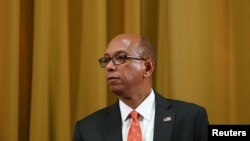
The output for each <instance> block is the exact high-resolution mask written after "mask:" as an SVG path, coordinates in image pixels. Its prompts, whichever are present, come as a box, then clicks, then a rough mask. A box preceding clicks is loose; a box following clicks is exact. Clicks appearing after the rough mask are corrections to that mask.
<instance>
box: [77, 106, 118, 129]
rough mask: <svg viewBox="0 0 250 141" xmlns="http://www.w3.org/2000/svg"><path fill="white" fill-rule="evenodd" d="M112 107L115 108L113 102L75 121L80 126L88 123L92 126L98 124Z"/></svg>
mask: <svg viewBox="0 0 250 141" xmlns="http://www.w3.org/2000/svg"><path fill="white" fill-rule="evenodd" d="M113 108H115V104H114V105H111V106H108V107H105V108H102V109H100V110H97V111H95V112H94V113H91V114H89V115H87V116H86V117H84V118H82V119H80V120H79V121H77V123H78V124H79V125H80V126H87V125H88V124H91V125H92V126H93V125H95V124H97V125H98V124H99V123H100V122H101V121H102V120H103V118H104V117H105V115H106V114H107V113H108V112H109V111H110V110H112V109H113Z"/></svg>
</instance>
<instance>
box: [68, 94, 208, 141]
mask: <svg viewBox="0 0 250 141" xmlns="http://www.w3.org/2000/svg"><path fill="white" fill-rule="evenodd" d="M155 94H156V95H155V101H156V109H155V123H154V141H207V133H208V132H207V130H208V129H207V128H208V119H207V112H206V110H205V109H204V108H202V107H200V106H198V105H195V104H191V103H186V102H183V101H177V100H171V99H165V98H163V97H162V96H160V95H159V94H157V93H156V92H155ZM164 119H165V121H164ZM121 125H122V122H121V114H120V109H119V103H118V102H116V103H115V104H114V105H111V106H109V107H107V108H104V109H101V110H99V111H97V112H95V113H93V114H91V115H89V116H87V117H86V118H84V119H82V120H80V121H78V122H77V123H76V125H75V131H74V136H73V140H74V141H122V132H121V129H122V128H121Z"/></svg>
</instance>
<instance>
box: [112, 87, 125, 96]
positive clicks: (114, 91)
mask: <svg viewBox="0 0 250 141" xmlns="http://www.w3.org/2000/svg"><path fill="white" fill-rule="evenodd" d="M109 89H110V91H111V92H112V93H114V94H115V95H117V96H121V95H122V93H123V92H124V90H123V89H121V88H119V87H116V86H110V87H109Z"/></svg>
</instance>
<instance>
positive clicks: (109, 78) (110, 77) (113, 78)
mask: <svg viewBox="0 0 250 141" xmlns="http://www.w3.org/2000/svg"><path fill="white" fill-rule="evenodd" d="M116 79H120V78H119V77H114V76H109V77H108V78H107V80H108V81H109V80H116Z"/></svg>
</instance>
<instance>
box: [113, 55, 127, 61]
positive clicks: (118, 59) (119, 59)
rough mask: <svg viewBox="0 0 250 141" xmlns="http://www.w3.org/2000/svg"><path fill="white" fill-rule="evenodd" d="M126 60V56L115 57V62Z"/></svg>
mask: <svg viewBox="0 0 250 141" xmlns="http://www.w3.org/2000/svg"><path fill="white" fill-rule="evenodd" d="M126 58H127V55H118V56H116V57H115V59H116V60H117V61H123V60H125V59H126Z"/></svg>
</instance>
